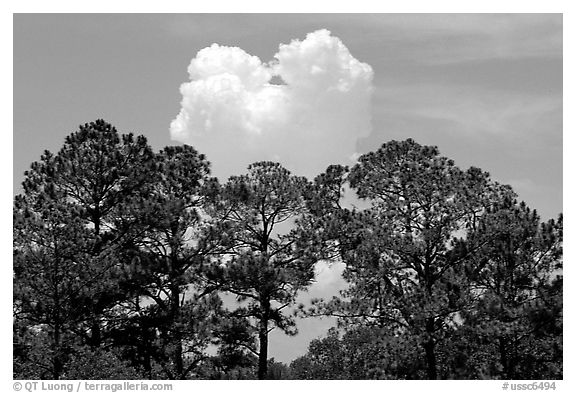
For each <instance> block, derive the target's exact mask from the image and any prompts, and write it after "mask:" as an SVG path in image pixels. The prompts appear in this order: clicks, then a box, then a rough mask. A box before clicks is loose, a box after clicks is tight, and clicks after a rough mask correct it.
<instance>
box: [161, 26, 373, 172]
mask: <svg viewBox="0 0 576 393" xmlns="http://www.w3.org/2000/svg"><path fill="white" fill-rule="evenodd" d="M188 73H189V76H190V81H189V82H186V83H184V84H182V86H181V87H180V92H181V94H182V102H181V110H180V113H179V114H178V116H177V117H176V118H175V119H174V120H173V121H172V123H171V125H170V133H171V137H172V139H174V140H177V141H179V142H183V143H187V144H191V145H193V146H195V147H196V148H197V149H198V150H199V151H201V152H202V153H205V154H206V155H207V156H208V158H209V160H210V161H211V162H212V163H213V168H214V173H215V174H216V175H217V176H229V175H231V174H238V173H242V172H244V170H245V168H246V166H247V165H248V164H249V163H251V162H254V161H257V160H274V161H279V162H281V163H282V164H283V165H285V166H286V167H287V168H288V169H290V170H292V171H293V172H295V173H297V174H303V175H309V176H312V175H315V174H317V173H319V172H320V171H322V170H324V169H325V168H326V166H328V165H329V164H332V163H348V162H347V160H348V159H349V157H350V156H351V155H352V154H353V153H355V151H356V141H357V140H358V138H360V137H364V136H367V135H369V134H370V132H371V97H372V79H373V71H372V68H371V67H370V66H369V65H368V64H365V63H362V62H360V61H359V60H357V59H356V58H354V57H353V56H352V54H351V53H350V52H349V50H348V49H347V48H346V46H345V45H344V44H343V43H342V41H341V40H340V39H338V38H337V37H334V36H332V35H331V33H330V32H329V31H328V30H318V31H315V32H313V33H309V34H308V35H307V36H306V39H304V40H302V41H300V40H293V41H292V42H291V43H289V44H281V45H280V46H279V50H278V53H276V55H275V56H274V59H273V60H272V61H270V62H268V63H265V62H262V61H261V60H260V59H259V58H258V57H256V56H251V55H250V54H248V53H246V52H245V51H244V50H242V49H240V48H237V47H228V46H221V45H218V44H213V45H211V46H210V47H207V48H204V49H202V50H200V51H199V52H198V53H197V54H196V56H195V57H194V58H193V59H192V61H191V62H190V65H189V67H188Z"/></svg>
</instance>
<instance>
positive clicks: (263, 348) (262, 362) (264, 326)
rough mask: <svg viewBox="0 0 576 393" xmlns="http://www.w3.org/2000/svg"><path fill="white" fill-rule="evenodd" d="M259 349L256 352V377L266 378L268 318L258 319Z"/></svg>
mask: <svg viewBox="0 0 576 393" xmlns="http://www.w3.org/2000/svg"><path fill="white" fill-rule="evenodd" d="M258 338H259V340H260V351H259V353H258V379H266V378H267V376H268V320H267V319H265V318H264V319H261V320H260V331H259V332H258Z"/></svg>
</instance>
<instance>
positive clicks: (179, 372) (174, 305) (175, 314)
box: [170, 277, 186, 379]
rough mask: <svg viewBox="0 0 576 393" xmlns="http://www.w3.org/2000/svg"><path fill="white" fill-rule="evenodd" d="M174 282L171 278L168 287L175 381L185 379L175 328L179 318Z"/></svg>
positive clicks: (176, 286) (180, 348)
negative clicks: (170, 304) (170, 305)
mask: <svg viewBox="0 0 576 393" xmlns="http://www.w3.org/2000/svg"><path fill="white" fill-rule="evenodd" d="M175 280H176V277H173V278H172V285H171V286H170V292H171V296H172V299H171V303H172V309H171V314H172V315H171V316H170V317H171V319H172V321H171V322H172V334H171V336H172V341H173V342H172V345H174V355H173V358H172V360H173V362H174V367H175V368H176V370H175V371H176V372H175V374H176V378H177V379H186V378H185V377H186V376H185V375H184V360H183V359H182V352H183V349H182V335H181V332H180V328H179V327H177V326H178V324H177V320H178V318H179V316H180V287H179V286H178V283H175V282H174V281H175Z"/></svg>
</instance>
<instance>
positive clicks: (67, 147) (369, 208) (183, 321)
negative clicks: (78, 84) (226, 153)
mask: <svg viewBox="0 0 576 393" xmlns="http://www.w3.org/2000/svg"><path fill="white" fill-rule="evenodd" d="M345 197H346V198H351V197H355V198H359V199H360V200H361V201H363V202H362V206H364V207H362V208H355V207H354V208H348V207H346V206H345V205H346V204H344V203H343V200H344V198H345ZM562 224H563V223H562V215H560V216H559V217H558V219H556V220H549V221H547V222H541V220H540V217H539V216H538V214H537V213H536V211H534V210H532V209H530V208H528V207H527V206H526V205H525V203H523V202H519V201H517V198H516V195H515V194H514V192H513V190H512V189H511V188H510V187H509V186H505V185H501V184H499V183H497V182H495V181H493V180H492V179H490V176H489V175H488V174H487V173H486V172H483V171H482V170H480V169H478V168H470V169H468V170H462V169H460V168H458V167H457V166H455V165H454V163H453V162H452V161H451V160H449V159H448V158H445V157H442V156H441V155H440V153H439V151H438V149H437V148H436V147H432V146H421V145H419V144H417V143H416V142H414V141H413V140H411V139H408V140H406V141H401V142H398V141H391V142H388V143H385V144H383V145H382V147H381V148H380V149H378V150H377V151H375V152H371V153H368V154H365V155H363V156H361V157H360V158H359V160H358V163H357V164H356V165H354V166H353V167H352V168H348V167H344V166H340V165H333V166H330V167H328V168H327V170H326V172H325V173H323V174H320V175H319V176H317V177H316V178H315V179H313V181H310V180H308V179H306V178H304V177H298V176H295V175H292V174H291V173H290V172H289V171H288V170H286V169H285V168H283V167H282V166H281V165H280V164H278V163H273V162H257V163H253V164H252V165H250V166H249V167H248V169H247V173H245V174H242V175H238V176H232V177H231V178H230V179H228V180H227V181H226V182H225V183H220V182H219V180H218V179H216V178H213V177H211V176H210V164H209V162H208V161H207V160H206V157H204V155H202V154H200V153H199V152H197V151H196V150H195V149H194V148H193V147H191V146H187V145H183V146H171V147H166V148H164V149H163V150H161V151H159V152H158V153H155V152H154V151H153V150H152V149H151V147H150V146H149V145H148V143H147V141H146V139H145V138H144V137H143V136H134V135H133V134H120V133H118V131H117V130H116V129H115V128H114V127H113V126H111V125H110V124H108V123H106V122H105V121H103V120H97V121H95V122H93V123H89V124H85V125H83V126H81V127H80V129H79V130H78V131H77V132H74V133H72V134H70V135H69V136H68V137H67V138H66V140H65V142H64V145H63V147H62V148H61V149H60V150H59V151H58V152H57V153H51V152H49V151H46V152H44V154H43V155H42V156H41V158H40V160H39V161H38V162H34V163H33V164H32V165H31V167H30V169H29V170H28V171H26V173H25V180H24V182H23V192H22V193H21V194H20V195H17V196H16V197H15V200H14V221H13V228H14V235H13V236H14V247H13V248H14V251H13V266H14V323H13V329H14V334H13V337H14V377H15V378H19V379H43V378H44V379H61V378H68V379H131V378H135V379H140V378H145V379H147V378H149V379H254V378H259V379H266V378H274V379H287V378H294V379H367V378H370V379H372V378H374V379H376V378H378V379H439V378H442V379H444V378H462V379H477V378H507V379H554V378H562ZM320 260H328V261H334V262H340V263H344V264H345V270H344V273H343V278H344V279H345V280H346V282H347V283H348V287H347V289H346V290H344V291H342V292H341V293H339V294H337V295H336V294H335V296H334V297H333V298H332V299H315V300H314V301H313V302H312V304H311V305H297V295H298V294H299V293H300V292H301V291H303V290H306V288H307V287H309V286H310V285H311V284H312V283H313V282H314V279H315V277H314V267H315V264H316V263H317V262H318V261H320ZM231 300H235V302H232V301H231ZM231 303H234V304H231ZM298 316H301V317H308V318H312V317H324V316H332V317H336V318H338V321H339V323H338V328H336V329H331V330H330V331H329V332H328V334H327V336H326V337H324V338H318V339H316V340H313V341H312V343H311V344H310V347H309V350H308V352H307V353H306V354H304V355H303V356H301V357H300V358H298V359H296V360H295V361H293V362H292V363H291V364H290V365H289V366H287V365H284V364H282V363H278V362H275V361H274V359H270V358H269V356H268V335H269V333H270V332H271V331H272V330H273V329H280V330H281V331H282V332H284V333H286V334H288V335H294V334H297V332H298V330H297V317H298Z"/></svg>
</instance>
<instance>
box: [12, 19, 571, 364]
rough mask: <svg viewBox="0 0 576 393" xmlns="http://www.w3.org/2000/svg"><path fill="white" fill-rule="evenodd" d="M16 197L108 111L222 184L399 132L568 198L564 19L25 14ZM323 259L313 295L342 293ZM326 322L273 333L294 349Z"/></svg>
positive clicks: (541, 199) (334, 156)
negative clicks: (267, 164)
mask: <svg viewBox="0 0 576 393" xmlns="http://www.w3.org/2000/svg"><path fill="white" fill-rule="evenodd" d="M13 22H14V23H13V28H14V30H13V34H14V35H13V86H14V89H13V126H14V128H13V157H14V158H13V181H14V183H13V193H14V194H17V193H19V192H20V190H21V189H20V183H21V182H22V180H23V172H24V171H25V170H26V169H27V168H28V167H29V166H30V163H31V162H33V161H35V160H37V159H38V158H39V157H40V155H41V153H42V152H43V151H44V150H45V149H48V150H51V151H57V150H58V149H59V148H60V146H61V145H62V143H63V141H64V137H65V136H66V135H68V134H69V133H71V132H73V131H75V130H77V128H78V125H80V124H84V123H86V122H90V121H93V120H95V119H98V118H103V119H105V120H106V121H108V122H110V123H112V124H113V125H115V126H116V127H117V128H118V130H119V131H120V132H134V133H137V134H143V135H145V136H146V137H147V138H148V141H149V142H150V144H151V145H152V146H153V148H154V149H155V150H159V149H161V148H162V147H164V146H167V145H174V144H180V143H188V144H191V145H193V146H195V147H197V148H198V149H199V150H200V151H201V152H203V153H205V154H206V155H207V157H208V159H209V160H210V161H211V162H212V165H213V173H214V175H216V176H218V177H219V178H220V180H225V179H226V178H227V177H228V176H229V175H231V174H240V173H243V172H244V171H245V168H246V166H247V164H248V163H250V162H252V161H256V160H260V159H272V160H277V161H279V162H281V163H282V164H283V165H285V166H286V167H287V168H288V169H290V170H292V171H293V172H294V173H297V174H303V175H306V176H314V175H316V174H318V173H319V172H320V171H322V170H323V169H324V168H325V167H326V166H327V165H329V164H332V163H342V164H350V163H352V162H353V159H354V157H356V156H357V155H358V154H362V153H366V152H369V151H374V150H376V149H377V148H378V147H380V146H381V145H382V144H383V143H385V142H387V141H390V140H392V139H396V140H404V139H406V138H413V139H415V140H416V141H417V142H418V143H420V144H429V145H436V146H438V147H439V149H440V152H441V154H443V155H445V156H447V157H449V158H452V159H453V160H454V161H455V163H456V165H458V166H460V167H461V168H468V167H469V166H477V167H480V168H482V169H484V170H486V171H488V172H490V174H491V175H492V178H493V179H495V180H497V181H499V182H501V183H506V184H511V185H512V186H513V188H514V189H515V191H516V192H517V193H518V195H519V198H520V199H522V200H525V201H526V202H527V203H528V205H529V206H531V207H533V208H535V209H537V210H538V211H539V212H540V214H541V216H542V218H543V219H548V218H553V217H556V216H557V214H558V213H560V212H562V211H563V206H562V188H563V185H562V159H563V156H562V146H563V133H562V114H563V113H562V94H563V80H562V60H563V54H562V44H563V42H562V30H563V26H562V15H561V14H115V15H106V14H50V15H48V14H38V15H34V14H16V15H15V16H14V20H13ZM339 269H341V267H339V266H333V267H331V268H330V267H328V266H324V265H322V266H319V268H318V272H319V273H320V275H319V279H318V283H317V284H315V286H313V287H312V288H311V289H310V294H308V295H307V296H309V297H312V296H322V295H326V294H333V293H334V292H335V291H336V290H337V289H339V288H340V287H341V285H342V282H341V281H339V280H338V273H339ZM328 325H329V322H327V321H315V320H305V321H299V322H298V326H299V327H300V331H301V333H300V334H299V335H298V336H296V337H293V338H287V337H286V336H282V335H280V334H276V333H274V334H273V336H272V338H271V344H270V345H271V348H270V356H274V357H275V358H276V359H277V360H282V361H290V360H292V359H294V358H295V357H296V356H298V355H300V354H303V353H304V352H305V350H306V346H307V344H308V342H309V341H310V339H312V338H314V337H318V336H320V335H322V334H324V333H325V331H326V328H327V326H328Z"/></svg>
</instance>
